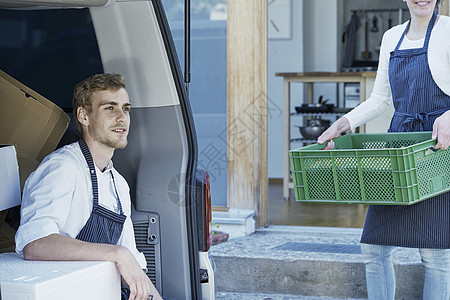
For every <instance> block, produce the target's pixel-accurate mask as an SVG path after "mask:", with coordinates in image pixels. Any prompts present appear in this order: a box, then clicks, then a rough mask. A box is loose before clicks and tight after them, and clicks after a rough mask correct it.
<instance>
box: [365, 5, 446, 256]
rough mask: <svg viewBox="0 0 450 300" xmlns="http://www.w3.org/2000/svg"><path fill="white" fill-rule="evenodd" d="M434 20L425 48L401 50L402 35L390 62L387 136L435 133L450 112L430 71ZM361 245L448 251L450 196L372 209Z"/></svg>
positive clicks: (434, 16)
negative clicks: (390, 115) (438, 122)
mask: <svg viewBox="0 0 450 300" xmlns="http://www.w3.org/2000/svg"><path fill="white" fill-rule="evenodd" d="M436 17H437V15H436V13H434V14H433V17H432V18H431V20H430V22H429V24H428V29H427V33H426V36H425V41H424V44H423V47H422V48H417V49H404V50H399V48H400V45H401V43H402V41H403V39H404V37H405V34H406V32H407V31H408V28H409V24H408V26H407V28H406V29H405V31H404V32H403V34H402V36H401V38H400V41H399V42H398V44H397V46H396V47H395V50H394V51H392V52H391V57H390V61H389V82H390V86H391V91H392V98H393V100H394V108H395V112H394V116H393V118H392V121H391V125H390V127H389V132H404V131H432V130H433V123H434V121H435V120H436V118H438V117H439V116H440V115H441V114H443V113H444V112H445V111H447V110H448V109H449V107H450V96H448V95H446V94H445V93H444V92H443V91H442V90H441V89H440V88H439V87H438V86H437V85H436V83H435V82H434V80H433V77H432V75H431V71H430V68H429V66H428V57H427V53H428V43H429V41H430V36H431V31H432V29H433V26H434V23H435V21H436ZM361 242H362V243H367V244H376V245H390V246H400V247H411V248H440V249H445V248H450V193H445V194H441V195H438V196H435V197H433V198H430V199H427V200H424V201H421V202H419V203H417V204H413V205H410V206H403V205H397V206H395V205H393V206H391V205H371V206H369V210H368V212H367V217H366V222H365V225H364V230H363V234H362V238H361Z"/></svg>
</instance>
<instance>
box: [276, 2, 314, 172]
mask: <svg viewBox="0 0 450 300" xmlns="http://www.w3.org/2000/svg"><path fill="white" fill-rule="evenodd" d="M306 1H308V0H306ZM303 3H304V1H303V0H292V15H291V20H292V34H291V36H292V38H291V39H290V40H269V41H268V50H267V51H268V76H267V77H268V79H267V80H268V101H269V107H268V114H269V115H268V141H269V143H268V176H269V178H282V177H283V116H284V113H286V112H283V78H282V77H276V76H275V73H278V72H302V71H303V69H304V66H303V40H304V39H303V26H304V25H303ZM297 93H299V91H297ZM288 113H289V112H288Z"/></svg>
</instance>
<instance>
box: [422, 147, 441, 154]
mask: <svg viewBox="0 0 450 300" xmlns="http://www.w3.org/2000/svg"><path fill="white" fill-rule="evenodd" d="M439 150H440V149H436V148H433V147H429V148H427V151H425V155H430V154H433V153H436V152H438V151H439Z"/></svg>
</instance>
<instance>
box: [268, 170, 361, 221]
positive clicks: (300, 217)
mask: <svg viewBox="0 0 450 300" xmlns="http://www.w3.org/2000/svg"><path fill="white" fill-rule="evenodd" d="M268 202H269V205H268V206H269V224H270V225H293V226H326V227H353V228H362V227H363V226H364V220H365V217H366V212H367V208H368V206H367V205H362V204H329V203H302V202H296V201H295V198H294V193H293V190H291V197H290V200H288V201H286V200H284V198H283V187H282V182H281V180H278V179H275V180H269V200H268Z"/></svg>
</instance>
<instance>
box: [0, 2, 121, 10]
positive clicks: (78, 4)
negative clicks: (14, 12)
mask: <svg viewBox="0 0 450 300" xmlns="http://www.w3.org/2000/svg"><path fill="white" fill-rule="evenodd" d="M110 2H112V3H114V2H115V1H111V0H34V1H31V0H0V8H23V9H25V8H37V7H97V6H105V5H107V4H110Z"/></svg>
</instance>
